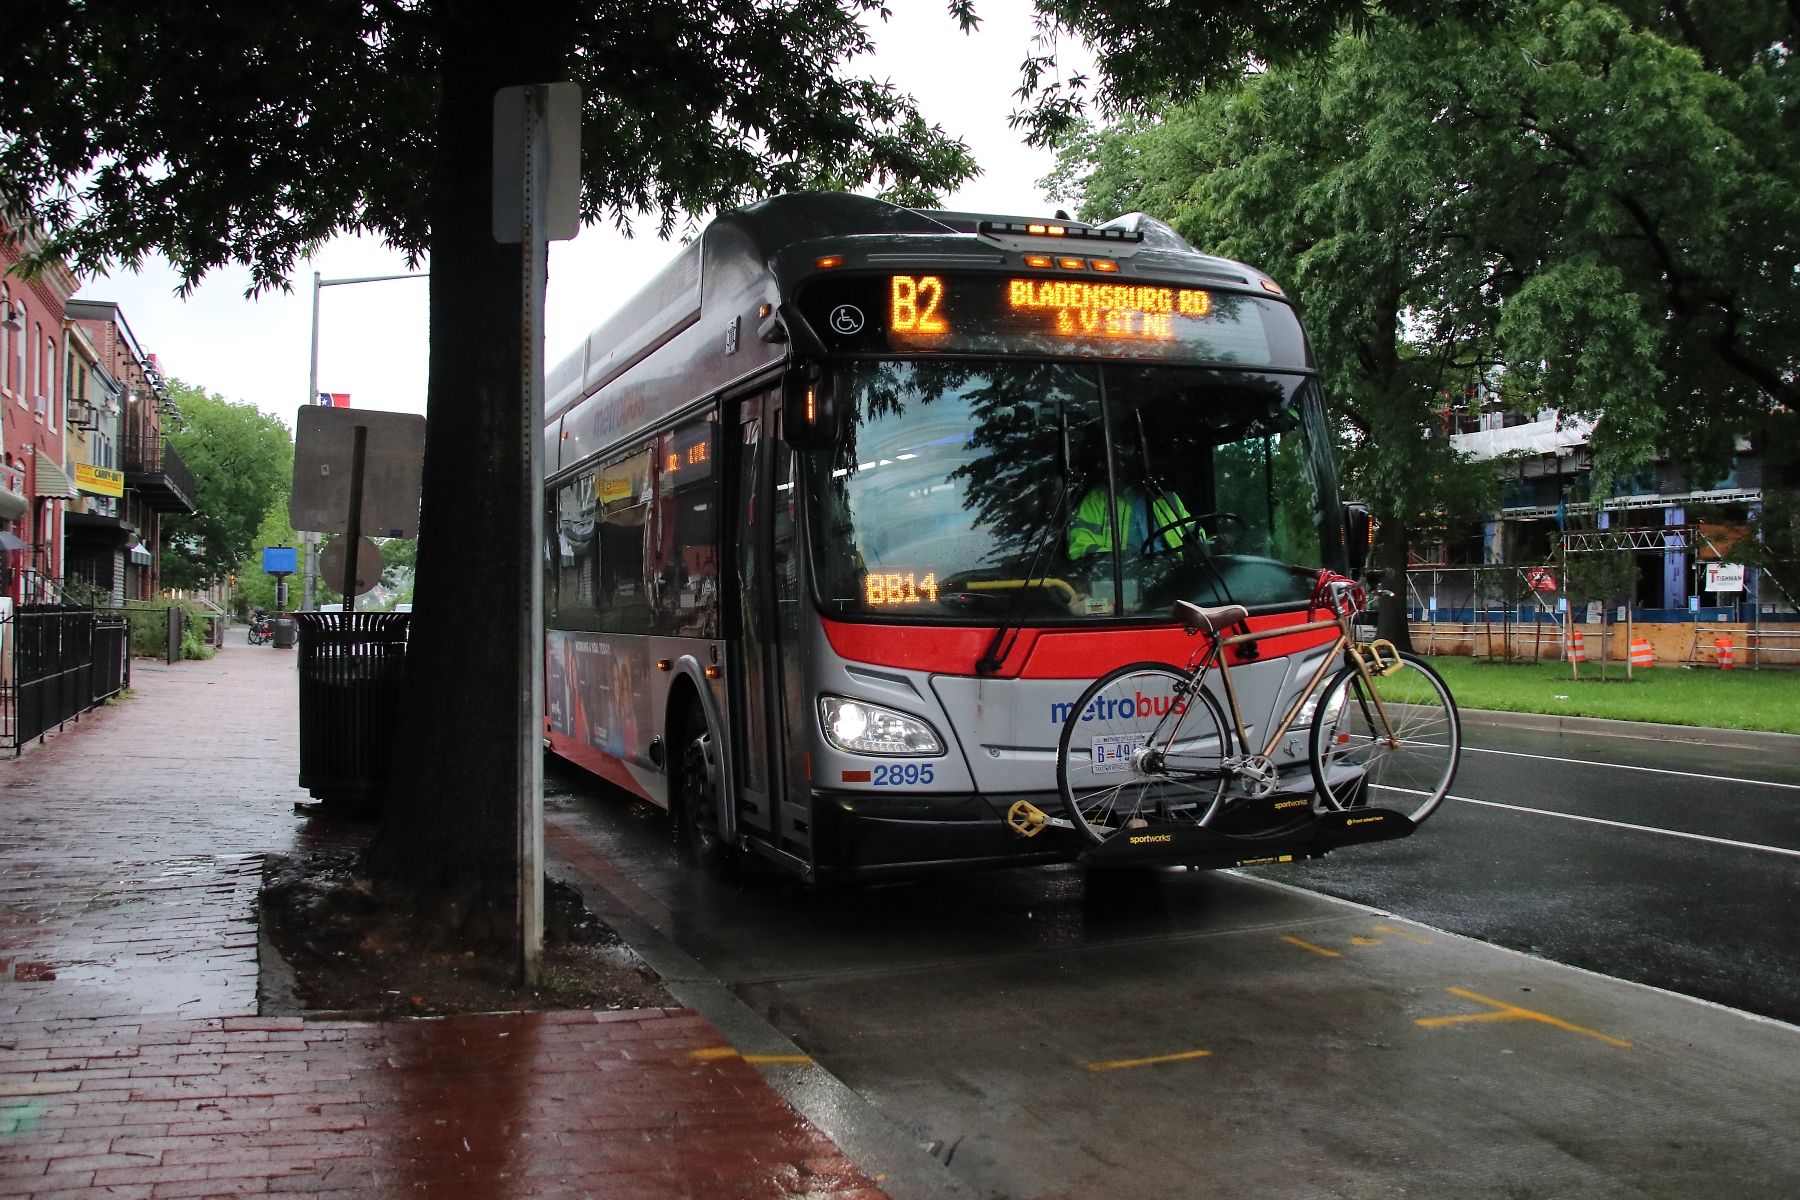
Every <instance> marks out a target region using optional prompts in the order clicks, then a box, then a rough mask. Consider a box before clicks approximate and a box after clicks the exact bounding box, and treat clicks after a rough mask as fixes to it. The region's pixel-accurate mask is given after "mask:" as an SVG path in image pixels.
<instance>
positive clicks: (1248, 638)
mask: <svg viewBox="0 0 1800 1200" xmlns="http://www.w3.org/2000/svg"><path fill="white" fill-rule="evenodd" d="M1314 605H1315V607H1323V608H1328V609H1330V610H1331V612H1332V613H1333V614H1334V615H1333V616H1332V617H1331V618H1330V619H1328V620H1319V621H1311V622H1307V623H1305V624H1301V625H1288V626H1281V627H1277V628H1272V629H1263V630H1255V631H1252V630H1250V628H1249V625H1248V618H1249V615H1250V614H1249V612H1248V610H1246V609H1245V608H1244V607H1242V606H1241V605H1235V604H1234V605H1225V606H1222V607H1218V608H1202V607H1200V606H1198V605H1195V604H1190V603H1187V602H1185V601H1183V602H1181V603H1178V604H1176V605H1175V618H1176V620H1178V621H1180V622H1182V624H1184V625H1185V626H1186V628H1187V630H1188V633H1189V635H1190V636H1193V635H1196V634H1204V635H1206V636H1207V641H1206V642H1205V644H1204V645H1202V646H1201V647H1199V648H1198V649H1196V651H1195V652H1194V654H1193V656H1192V657H1191V658H1190V659H1189V661H1188V664H1187V665H1186V666H1185V667H1178V666H1175V665H1173V664H1170V663H1154V662H1143V663H1133V664H1131V665H1129V666H1125V667H1121V668H1119V669H1118V670H1116V671H1113V672H1112V673H1110V674H1108V675H1106V676H1103V677H1102V678H1101V679H1099V680H1098V681H1097V682H1095V683H1094V685H1093V686H1091V687H1090V688H1088V690H1087V691H1086V692H1085V693H1083V694H1082V697H1081V699H1080V700H1079V701H1078V702H1077V703H1076V704H1075V706H1074V709H1073V710H1072V711H1071V712H1070V713H1069V716H1068V719H1067V721H1066V722H1065V723H1064V725H1063V729H1062V737H1061V740H1060V741H1059V743H1058V746H1057V761H1056V778H1057V784H1058V786H1059V787H1060V789H1061V791H1062V799H1063V805H1064V812H1065V814H1066V820H1055V819H1047V820H1045V821H1044V823H1047V824H1054V825H1065V824H1066V825H1067V826H1069V827H1072V828H1074V829H1076V830H1078V831H1079V832H1081V833H1083V834H1085V835H1086V836H1087V837H1088V838H1090V839H1092V840H1093V841H1094V842H1104V841H1106V840H1107V839H1108V838H1111V837H1112V836H1113V835H1115V834H1117V833H1119V832H1120V831H1122V830H1144V829H1148V828H1150V827H1152V826H1164V827H1168V826H1181V825H1188V826H1195V825H1197V826H1202V827H1205V828H1208V829H1211V830H1214V831H1216V832H1219V833H1224V834H1254V835H1263V834H1267V833H1270V832H1273V831H1274V830H1276V829H1279V828H1281V827H1282V826H1283V825H1284V824H1285V825H1294V824H1301V823H1305V822H1307V821H1311V820H1313V819H1314V818H1316V817H1317V816H1318V815H1319V814H1320V813H1323V812H1330V811H1332V810H1348V809H1354V808H1362V807H1372V808H1382V809H1387V810H1390V811H1393V812H1397V813H1399V814H1401V815H1403V816H1405V817H1407V818H1408V819H1409V820H1410V821H1411V822H1412V823H1413V824H1415V825H1416V824H1418V823H1419V822H1421V821H1423V820H1425V818H1427V817H1429V816H1430V815H1431V814H1432V812H1434V811H1435V810H1436V809H1437V807H1438V805H1439V804H1440V803H1442V802H1443V799H1444V795H1445V793H1446V792H1447V791H1448V790H1449V788H1450V782H1451V780H1452V779H1453V778H1455V775H1456V767H1457V761H1458V759H1459V757H1460V755H1461V751H1462V728H1461V722H1460V720H1459V718H1458V716H1457V712H1456V704H1455V701H1454V700H1453V699H1452V698H1451V696H1450V691H1449V689H1448V688H1447V687H1445V686H1444V681H1443V680H1442V679H1441V678H1439V677H1438V674H1437V672H1436V671H1434V670H1432V669H1431V668H1430V667H1429V666H1427V665H1426V664H1425V662H1424V661H1423V660H1421V659H1420V658H1418V657H1417V656H1415V655H1413V654H1409V653H1405V652H1403V651H1400V650H1397V649H1396V648H1395V647H1394V646H1393V644H1392V643H1390V642H1386V641H1374V642H1367V643H1365V642H1361V641H1359V640H1358V638H1357V636H1356V634H1355V629H1354V621H1355V618H1356V616H1357V615H1358V614H1359V613H1361V612H1362V611H1363V610H1364V609H1365V607H1366V593H1365V592H1364V590H1363V588H1362V586H1361V585H1360V584H1357V583H1355V582H1354V581H1352V580H1349V579H1345V578H1343V577H1342V576H1335V575H1331V574H1330V573H1328V572H1321V574H1320V579H1319V585H1318V588H1317V590H1316V592H1315V594H1314ZM1333 628H1335V629H1336V630H1337V639H1336V641H1335V643H1334V644H1332V645H1331V647H1330V649H1329V650H1328V651H1327V652H1326V653H1325V654H1324V655H1323V656H1322V657H1321V659H1320V660H1319V665H1318V667H1317V669H1316V670H1314V672H1313V675H1312V678H1311V679H1310V680H1309V681H1308V682H1307V684H1306V686H1305V687H1304V688H1303V689H1301V691H1300V693H1299V695H1298V696H1297V697H1295V699H1294V700H1293V701H1292V703H1291V704H1290V706H1289V707H1288V709H1287V711H1286V713H1285V714H1284V715H1283V716H1282V717H1281V719H1280V720H1279V721H1277V722H1276V723H1275V725H1274V727H1273V728H1272V729H1271V730H1269V732H1268V735H1267V736H1266V737H1263V738H1260V739H1258V740H1255V741H1253V740H1252V736H1251V733H1250V730H1249V729H1248V728H1247V727H1246V725H1245V722H1244V715H1243V710H1242V707H1241V706H1240V704H1239V702H1238V692H1237V688H1236V687H1235V686H1234V685H1233V682H1232V665H1231V662H1230V654H1231V653H1232V652H1233V651H1237V652H1238V653H1239V654H1240V663H1241V662H1242V661H1245V659H1247V658H1252V657H1254V646H1255V643H1257V642H1259V641H1262V640H1264V639H1267V638H1275V637H1291V636H1293V635H1295V634H1305V633H1308V632H1312V631H1316V630H1325V629H1333ZM1234 631H1235V632H1234ZM1239 648H1248V649H1249V651H1250V653H1248V654H1245V653H1244V652H1243V651H1242V650H1240V649H1239ZM1334 667H1336V670H1335V672H1334V670H1333V668H1334ZM1215 672H1216V676H1217V691H1218V692H1219V693H1222V694H1223V697H1224V699H1225V702H1226V705H1228V706H1229V709H1230V717H1229V719H1227V717H1226V713H1225V711H1224V709H1222V708H1221V706H1220V704H1219V701H1218V699H1217V698H1216V697H1215V695H1214V693H1213V692H1212V691H1210V690H1208V687H1207V685H1208V682H1209V680H1210V679H1211V678H1212V677H1213V676H1214V674H1215ZM1302 727H1304V728H1306V730H1307V743H1306V745H1307V750H1306V755H1305V758H1304V759H1303V760H1298V758H1297V756H1296V755H1293V754H1288V755H1285V756H1282V755H1280V754H1279V751H1280V750H1281V748H1282V743H1283V741H1284V739H1286V738H1288V736H1289V734H1290V732H1291V731H1295V730H1297V729H1299V728H1302ZM1131 840H1134V841H1145V840H1153V839H1149V838H1146V837H1145V836H1143V835H1141V834H1134V835H1133V836H1132V839H1131ZM1163 840H1166V839H1163Z"/></svg>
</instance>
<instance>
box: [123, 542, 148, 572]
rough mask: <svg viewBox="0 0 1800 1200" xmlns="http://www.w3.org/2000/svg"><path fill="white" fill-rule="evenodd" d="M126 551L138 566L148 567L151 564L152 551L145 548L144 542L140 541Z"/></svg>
mask: <svg viewBox="0 0 1800 1200" xmlns="http://www.w3.org/2000/svg"><path fill="white" fill-rule="evenodd" d="M126 553H127V554H129V555H130V557H131V561H132V562H133V563H134V564H136V565H137V566H140V567H147V566H149V565H150V551H148V550H146V549H144V543H142V542H139V543H138V544H137V545H135V546H133V547H132V548H131V549H130V550H128V551H127V552H126Z"/></svg>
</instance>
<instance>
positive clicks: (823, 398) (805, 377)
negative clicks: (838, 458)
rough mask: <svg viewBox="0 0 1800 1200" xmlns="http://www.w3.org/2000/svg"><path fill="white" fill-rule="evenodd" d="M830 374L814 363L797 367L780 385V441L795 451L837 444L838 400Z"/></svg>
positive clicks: (825, 368) (834, 381)
mask: <svg viewBox="0 0 1800 1200" xmlns="http://www.w3.org/2000/svg"><path fill="white" fill-rule="evenodd" d="M835 384H836V379H835V375H834V373H833V372H832V371H831V370H830V369H829V368H827V367H823V366H821V365H819V364H818V363H800V364H798V365H796V366H795V367H794V368H793V369H792V370H790V371H789V372H788V373H787V375H786V376H785V377H783V379H782V381H781V438H782V440H783V441H785V442H786V443H787V444H788V445H790V446H792V447H794V449H796V450H818V449H822V448H824V447H828V446H832V445H835V444H836V443H837V435H838V399H837V388H836V386H835Z"/></svg>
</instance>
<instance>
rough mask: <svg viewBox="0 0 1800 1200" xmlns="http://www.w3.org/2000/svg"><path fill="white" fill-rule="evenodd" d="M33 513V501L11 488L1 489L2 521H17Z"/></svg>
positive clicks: (0, 507)
mask: <svg viewBox="0 0 1800 1200" xmlns="http://www.w3.org/2000/svg"><path fill="white" fill-rule="evenodd" d="M30 511H31V501H29V500H27V499H26V498H25V497H23V496H21V495H19V493H17V492H15V491H13V490H12V489H11V488H0V520H7V521H16V520H18V519H19V518H20V517H22V516H24V515H25V514H26V513H28V512H30Z"/></svg>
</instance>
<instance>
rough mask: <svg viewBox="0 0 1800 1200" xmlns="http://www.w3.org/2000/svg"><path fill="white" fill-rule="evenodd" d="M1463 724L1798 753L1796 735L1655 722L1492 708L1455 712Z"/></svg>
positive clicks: (1799, 747) (1797, 735) (1799, 746)
mask: <svg viewBox="0 0 1800 1200" xmlns="http://www.w3.org/2000/svg"><path fill="white" fill-rule="evenodd" d="M1457 712H1458V715H1460V716H1461V717H1462V723H1463V724H1464V725H1488V726H1493V727H1495V728H1499V729H1532V730H1537V731H1540V732H1543V733H1581V734H1587V735H1589V736H1592V737H1616V738H1634V739H1636V740H1638V741H1646V742H1686V743H1687V744H1689V745H1696V746H1716V747H1719V748H1720V749H1726V750H1774V751H1780V752H1785V753H1788V754H1800V734H1795V733H1769V732H1766V731H1764V730H1760V729H1711V728H1708V727H1706V726H1703V725H1665V724H1661V723H1659V722H1656V721H1617V720H1612V719H1610V718H1607V717H1563V716H1558V715H1556V714H1555V713H1522V712H1506V711H1504V710H1501V709H1494V708H1461V709H1458V710H1457Z"/></svg>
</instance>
